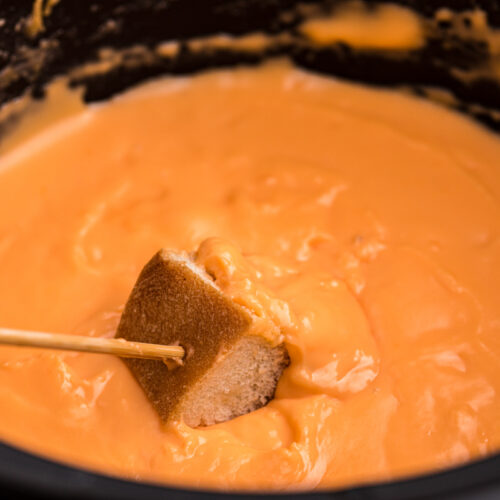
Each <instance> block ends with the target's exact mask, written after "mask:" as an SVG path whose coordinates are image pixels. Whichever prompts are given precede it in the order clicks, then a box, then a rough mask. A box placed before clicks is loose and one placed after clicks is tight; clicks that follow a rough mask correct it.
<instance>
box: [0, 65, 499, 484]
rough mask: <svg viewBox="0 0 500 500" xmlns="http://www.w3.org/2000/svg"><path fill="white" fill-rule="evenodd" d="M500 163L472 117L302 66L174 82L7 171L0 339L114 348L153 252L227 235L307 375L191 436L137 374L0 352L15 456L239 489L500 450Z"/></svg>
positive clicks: (117, 365) (60, 134) (2, 425)
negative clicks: (278, 305) (282, 316)
mask: <svg viewBox="0 0 500 500" xmlns="http://www.w3.org/2000/svg"><path fill="white" fill-rule="evenodd" d="M499 157H500V141H499V140H498V138H497V137H495V136H494V135H493V134H492V133H489V132H488V131H486V130H484V129H482V128H481V127H480V126H478V125H476V124H474V123H472V122H470V121H469V120H468V119H466V118H465V117H462V116H460V115H457V114H455V113H453V112H450V111H447V110H445V109H442V108H440V107H438V106H436V105H433V104H430V103H428V102H425V101H423V100H419V99H417V98H413V97H408V96H404V95H400V94H397V93H392V92H389V91H382V90H374V89H369V88H364V87H362V86H358V85H354V84H348V83H344V82H341V81H336V80H333V79H327V78H323V77H319V76H314V75H311V74H307V73H305V72H302V71H300V70H297V69H293V68H291V67H290V66H288V65H287V64H284V63H274V64H269V65H266V66H263V67H261V68H255V69H237V70H232V71H220V72H211V73H206V74H202V75H199V76H195V77H192V78H182V79H181V78H167V79H163V80H159V81H156V82H152V83H148V84H144V85H142V86H141V87H138V88H137V89H135V90H132V91H129V92H127V93H126V94H124V95H122V96H120V97H117V98H115V99H113V100H112V101H111V102H108V103H106V104H101V105H92V106H89V107H88V108H86V109H83V110H81V111H79V112H76V113H73V115H72V116H71V117H69V118H64V119H63V120H62V121H59V122H58V123H57V124H55V125H53V126H52V127H51V128H48V129H47V130H45V131H42V132H40V133H39V134H38V135H36V136H34V137H32V138H31V139H29V140H26V141H25V142H24V143H22V144H18V145H17V146H16V147H14V148H11V149H10V151H7V152H4V153H2V156H1V158H0V264H1V268H2V271H1V273H0V323H1V324H2V326H7V327H13V328H25V329H33V330H41V331H53V332H68V333H74V334H80V335H91V336H104V337H110V336H112V335H114V331H115V328H116V325H117V322H118V320H119V316H120V311H121V309H122V307H123V304H124V303H125V301H126V299H127V297H128V294H129V292H130V290H131V288H132V286H133V284H134V282H135V280H136V278H137V275H138V273H139V271H140V269H141V268H142V266H143V265H144V263H145V262H146V261H147V260H148V259H149V258H150V257H151V255H153V253H154V252H156V251H157V250H158V249H159V248H161V247H169V248H176V249H179V250H188V251H191V250H193V249H195V248H197V247H198V245H199V244H200V243H201V242H202V241H203V240H205V239H206V238H208V237H213V236H216V237H219V238H224V239H226V240H228V241H230V242H233V243H234V244H235V245H237V246H238V247H239V248H241V250H242V251H243V253H244V255H245V258H246V259H247V261H248V262H249V263H250V265H251V266H252V268H253V269H254V270H255V280H256V281H257V284H258V283H260V284H261V285H262V286H263V287H266V288H267V289H269V290H270V291H271V292H272V293H273V294H274V295H275V296H276V297H279V298H280V299H281V300H283V301H284V303H286V304H288V306H289V308H290V312H291V314H293V318H294V319H293V327H290V328H288V329H287V330H286V339H285V340H286V342H287V345H288V347H289V351H290V355H291V365H290V367H289V368H288V369H287V370H286V371H285V373H284V376H283V378H282V379H281V381H280V383H279V385H278V389H277V395H276V398H275V399H274V400H273V401H272V402H271V403H270V404H269V405H267V406H266V407H264V408H262V409H260V410H258V411H256V412H253V413H251V414H248V415H245V416H242V417H239V418H237V419H235V420H233V421H230V422H226V423H223V424H219V425H215V426H212V427H207V428H198V429H191V428H189V427H188V426H186V425H185V424H183V423H181V422H177V423H173V424H170V425H168V426H166V427H162V425H161V424H160V421H159V419H158V417H157V415H156V414H155V413H154V411H153V409H152V408H151V406H150V405H149V403H148V401H147V400H146V397H145V396H144V394H143V393H142V391H141V389H140V387H139V386H138V384H137V383H136V382H135V380H134V379H133V378H132V375H131V374H130V373H129V372H128V371H127V369H126V367H125V365H124V364H123V363H122V361H121V360H120V359H118V358H114V357H112V356H106V355H92V354H77V353H67V352H66V353H62V352H55V351H43V350H35V349H26V348H13V347H2V348H0V438H1V439H3V440H5V441H7V442H9V443H13V444H15V445H18V446H21V447H23V448H26V449H28V450H31V451H34V452H36V453H41V454H44V455H48V456H50V457H53V458H55V459H58V460H63V461H68V462H70V463H72V464H76V465H79V466H83V467H87V468H91V469H94V470H99V471H103V472H106V473H110V474H117V475H121V476H126V477H130V478H136V479H141V480H154V481H160V482H167V483H170V484H178V485H184V486H186V485H187V486H189V487H213V488H223V489H231V488H237V489H306V488H325V487H333V486H340V485H347V484H353V483H360V482H364V481H369V480H374V479H387V478H394V477H398V476H403V475H409V474H415V473H421V472H424V471H427V470H429V469H437V468H442V467H448V466H452V465H454V464H458V463H462V462H464V461H466V460H469V459H474V458H478V457H482V456H485V455H487V454H489V453H492V452H495V451H497V450H498V449H500V426H499V425H498V417H499V415H500V290H499V287H498V283H500V239H499V233H500V170H499V165H498V158H499ZM217 241H220V240H217ZM213 250H214V249H213V248H212V249H211V251H212V252H213ZM223 251H224V249H222V250H221V252H223Z"/></svg>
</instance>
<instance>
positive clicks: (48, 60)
mask: <svg viewBox="0 0 500 500" xmlns="http://www.w3.org/2000/svg"><path fill="white" fill-rule="evenodd" d="M342 3H343V2H341V1H335V0H331V1H322V2H316V1H308V2H299V1H294V0H274V1H266V0H261V1H259V0H247V1H243V0H238V1H234V2H225V1H223V0H206V1H203V2H198V1H196V0H179V1H169V2H155V1H153V0H144V1H130V2H123V1H118V0H113V1H108V2H82V1H79V0H65V1H62V2H60V3H57V4H55V5H54V7H53V9H52V12H51V13H50V15H48V16H46V17H44V18H43V19H42V22H43V29H40V30H39V31H37V32H34V33H32V34H31V35H29V34H27V31H26V30H27V26H28V27H29V23H30V22H32V19H33V17H32V16H33V3H32V2H31V1H30V0H23V1H19V2H16V3H8V2H3V3H1V4H0V20H2V23H3V24H2V25H1V28H0V29H1V30H2V31H1V33H2V37H1V40H0V105H2V104H5V103H8V102H10V101H12V100H14V99H16V98H18V97H19V96H22V95H25V94H26V93H30V94H32V95H33V96H35V97H36V98H43V95H44V87H45V85H46V84H47V83H48V82H50V81H51V80H52V79H53V78H54V77H55V76H57V75H61V74H69V75H70V84H71V85H74V86H83V87H84V88H85V93H84V97H85V100H86V101H88V102H91V101H98V100H103V99H107V98H109V97H110V96H112V95H113V94H115V93H117V92H120V91H122V90H124V89H126V88H128V87H130V86H132V85H134V84H136V83H138V82H141V81H143V80H145V79H148V78H151V77H153V76H157V75H162V74H190V73H194V72H197V71H201V70H204V69H207V68H212V67H232V66H235V65H240V64H247V65H249V64H259V63H260V62H262V61H264V60H267V59H269V58H273V57H284V56H286V57H289V58H290V59H291V60H293V62H294V63H295V64H296V65H298V66H300V67H304V68H307V69H309V70H312V71H315V72H320V73H323V74H327V75H330V74H331V75H336V76H341V77H345V78H348V79H352V80H356V81H361V82H364V83H369V84H374V85H383V86H391V87H397V88H401V89H404V90H405V91H411V92H414V93H417V94H419V95H427V96H428V97H429V98H431V99H433V98H436V93H435V92H434V89H435V88H440V89H444V90H446V91H447V92H448V93H449V95H450V96H451V97H452V99H449V100H448V101H447V102H448V103H449V104H450V105H451V106H453V107H455V108H456V109H459V110H460V111H463V112H465V113H468V114H470V115H472V116H473V117H474V118H476V119H478V120H480V121H481V122H483V123H484V124H486V125H487V126H489V127H491V128H492V129H494V130H500V85H499V82H498V80H497V79H496V78H495V76H494V71H492V70H491V68H492V67H494V64H495V63H496V60H497V58H498V57H500V55H498V54H495V53H492V51H491V49H490V47H489V45H488V44H487V42H486V40H485V38H484V32H482V31H478V30H476V29H475V28H474V26H473V24H471V21H470V20H468V19H469V14H468V13H469V12H471V11H473V10H474V9H482V10H484V11H485V12H487V13H488V22H489V26H490V27H491V28H494V27H498V26H500V6H499V5H498V4H497V2H495V1H493V0H477V1H474V0H462V1H460V2H457V1H453V0H450V1H435V2H419V1H418V0H406V1H405V0H401V1H398V2H396V3H399V4H401V5H405V6H409V7H411V8H412V9H415V10H416V11H418V12H419V14H420V15H422V16H423V17H424V19H425V23H426V27H427V28H426V43H425V45H424V46H423V47H421V48H419V49H415V50H410V51H400V50H380V49H379V50H368V49H364V50H353V49H352V48H350V47H349V46H347V45H345V44H343V43H339V44H336V45H334V46H328V47H323V48H318V47H317V46H315V45H314V44H313V43H311V41H310V40H308V39H307V37H305V36H304V35H302V34H300V32H299V31H298V30H297V29H296V28H297V26H298V25H299V23H301V22H302V21H303V20H304V19H306V18H307V17H308V16H318V15H321V14H322V13H325V14H326V13H328V12H331V11H332V9H335V8H337V7H338V6H339V5H340V4H342ZM377 3H382V2H374V1H372V2H369V5H370V6H374V5H375V4H377ZM443 8H451V9H453V10H454V11H456V12H458V14H457V15H456V16H455V18H454V21H453V22H443V21H442V20H440V19H439V16H437V15H436V13H437V12H438V11H439V10H440V9H443ZM221 32H222V33H226V34H229V35H232V36H235V37H239V36H243V35H245V34H250V33H254V32H265V33H268V34H269V35H270V36H272V37H274V39H275V42H274V43H272V44H271V45H269V46H267V47H266V48H265V49H263V50H261V51H258V52H251V53H249V52H247V51H243V50H240V49H238V48H231V47H223V48H211V49H210V50H202V51H199V50H197V51H194V50H192V47H191V46H190V45H189V43H188V42H189V41H190V40H193V39H198V38H202V37H206V36H209V35H214V34H218V33H221ZM283 35H286V36H283ZM165 42H176V43H178V44H179V50H178V51H176V52H175V54H173V55H172V54H169V53H166V52H162V51H158V47H159V46H160V45H161V44H164V43H165ZM137 47H140V49H138V48H137ZM104 48H106V49H109V48H112V49H113V50H115V51H118V52H119V53H120V54H122V55H123V57H122V58H121V60H120V63H118V64H116V65H113V66H111V67H110V68H109V70H108V71H106V72H102V73H97V74H96V73H86V72H85V71H79V68H81V67H82V65H84V64H85V63H87V64H88V63H92V62H95V61H100V60H101V61H102V60H103V59H105V58H106V57H107V56H106V54H107V52H106V51H104V52H103V50H102V49H104ZM4 126H5V127H6V128H8V127H9V123H8V122H7V123H5V124H4ZM1 133H2V129H1V128H0V134H1ZM0 140H1V136H0ZM0 457H1V460H2V463H3V464H2V466H0V477H1V478H2V481H3V483H4V484H5V485H6V488H8V489H11V490H12V492H17V491H21V490H25V489H26V488H28V486H29V488H28V489H30V490H31V493H32V494H35V493H37V494H39V493H40V492H41V491H42V492H44V494H46V495H50V496H68V495H70V496H71V497H73V498H79V497H81V498H89V497H90V498H136V497H137V496H138V495H144V496H146V497H147V498H157V497H160V496H164V495H165V494H166V493H169V494H171V495H173V496H174V497H178V498H180V497H181V496H182V497H183V498H187V497H198V496H205V495H204V494H203V493H186V492H179V491H178V490H167V489H165V488H158V487H154V486H141V485H137V484H133V485H132V484H130V483H128V482H125V481H120V480H114V479H109V478H106V477H103V476H98V475H94V474H90V473H86V472H81V471H77V470H75V469H72V468H69V467H65V466H62V465H58V464H54V463H51V462H48V461H46V460H43V459H39V458H36V457H34V456H31V455H27V454H25V453H22V452H19V451H17V450H15V449H12V448H9V447H7V446H2V447H1V448H0ZM499 467H500V457H499V456H496V457H491V458H489V459H487V460H484V461H482V462H478V463H474V464H472V465H466V466H464V467H461V468H457V469H456V470H453V471H447V472H443V473H440V474H434V475H429V476H427V477H424V478H418V479H413V480H410V481H400V482H395V483H393V484H383V485H378V486H368V487H365V488H362V489H352V490H349V491H344V492H339V493H338V494H336V495H338V497H339V498H340V497H341V496H342V497H345V498H382V497H383V498H413V497H415V496H420V497H428V498H431V497H434V498H445V497H446V495H450V497H451V495H453V498H462V497H463V498H467V495H469V494H471V495H474V498H480V496H479V495H480V494H481V492H482V491H483V489H484V492H485V494H486V492H488V491H490V492H491V491H498V480H499V477H498V470H499ZM478 488H479V489H478ZM488 488H494V490H491V489H488ZM472 491H473V493H472ZM69 492H71V493H69ZM493 494H494V493H493ZM323 495H324V496H325V497H326V494H321V493H318V494H315V495H314V496H315V497H316V498H318V497H320V496H323ZM460 495H462V496H460ZM306 496H308V495H306ZM328 497H330V496H329V495H328ZM248 498H250V497H248ZM471 498H472V496H471ZM485 498H486V497H485Z"/></svg>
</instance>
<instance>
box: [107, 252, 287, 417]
mask: <svg viewBox="0 0 500 500" xmlns="http://www.w3.org/2000/svg"><path fill="white" fill-rule="evenodd" d="M252 322H253V318H252V314H251V313H250V312H249V311H247V310H246V309H245V308H244V307H242V306H240V305H238V304H235V303H234V302H233V301H232V300H231V299H230V298H228V297H226V296H225V295H224V294H223V293H222V292H221V291H220V290H219V289H218V288H217V286H215V284H214V283H213V281H212V280H211V278H210V277H209V276H208V275H206V274H204V272H203V270H201V269H200V270H199V272H198V270H197V269H196V267H195V266H194V264H193V263H192V261H190V260H189V259H188V257H187V256H186V257H184V256H179V255H178V254H173V253H172V252H169V251H165V250H162V251H159V252H158V253H157V254H156V255H155V256H154V257H153V258H152V259H151V260H150V261H149V262H148V263H147V264H146V266H145V267H144V269H143V270H142V272H141V274H140V276H139V278H138V280H137V283H136V284H135V286H134V288H133V290H132V293H131V295H130V297H129V299H128V302H127V304H126V306H125V310H124V312H123V315H122V318H121V321H120V324H119V326H118V330H117V333H116V336H117V337H120V338H124V339H127V340H134V341H139V342H152V343H160V344H180V345H182V346H183V347H184V348H185V350H186V353H187V354H186V356H185V359H184V363H183V366H182V367H179V368H177V369H174V370H169V368H168V367H167V366H166V365H165V364H164V363H163V362H162V361H150V360H140V359H127V360H126V361H125V362H126V364H127V365H128V367H129V368H130V370H131V371H132V373H133V375H134V376H135V378H136V379H137V380H138V382H139V384H140V385H141V387H142V388H143V389H144V391H145V393H146V395H147V397H148V398H149V400H150V401H151V403H152V405H153V407H154V408H155V410H156V411H157V412H158V414H159V415H160V417H161V419H162V420H163V421H165V422H166V421H168V420H171V419H174V418H182V412H181V410H180V408H181V403H182V401H183V398H184V397H185V396H186V395H187V394H188V393H189V392H190V390H191V389H193V387H195V385H196V384H197V383H199V382H200V381H201V380H202V377H205V376H206V375H207V374H208V373H210V370H212V369H214V367H215V366H216V365H217V363H218V362H220V361H221V360H222V359H225V358H226V357H227V356H228V355H229V354H230V353H231V350H232V349H233V348H234V346H235V344H236V343H237V342H238V341H239V340H240V339H241V338H242V337H244V336H245V335H248V334H249V332H250V330H251V325H252ZM263 348H266V349H270V350H272V349H273V348H274V349H278V350H279V355H278V356H277V358H276V359H278V362H277V363H276V366H273V367H272V370H273V377H272V379H273V381H274V382H273V386H272V387H270V388H266V394H264V395H263V396H262V398H260V401H261V402H262V401H264V403H262V404H260V406H262V405H263V404H265V402H267V401H268V400H269V399H270V398H271V397H272V395H273V394H274V389H275V386H276V383H277V380H278V379H279V377H280V375H281V372H282V371H283V369H284V367H285V366H286V364H288V356H287V355H286V350H284V347H283V346H279V347H274V346H271V345H270V344H268V345H267V343H263ZM283 350H284V351H283ZM283 352H285V354H283ZM225 376H226V377H230V376H231V374H226V375H225ZM197 387H198V389H199V388H200V384H198V385H197ZM247 406H248V405H247ZM256 407H258V403H256V404H254V405H252V408H251V409H256ZM191 413H192V409H191ZM237 414H241V412H238V411H235V412H232V415H231V417H230V418H232V417H233V416H237ZM216 421H217V419H215V418H214V419H210V418H204V421H203V423H204V424H205V425H207V424H209V423H215V422H216Z"/></svg>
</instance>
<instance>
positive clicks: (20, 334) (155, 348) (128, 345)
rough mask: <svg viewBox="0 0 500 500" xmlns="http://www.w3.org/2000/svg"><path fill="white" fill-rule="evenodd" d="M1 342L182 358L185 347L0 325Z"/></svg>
mask: <svg viewBox="0 0 500 500" xmlns="http://www.w3.org/2000/svg"><path fill="white" fill-rule="evenodd" d="M0 344H4V345H15V346H24V347H43V348H48V349H58V350H59V349H60V350H64V351H81V352H94V353H101V354H115V355H116V356H120V357H122V358H142V359H161V360H165V359H166V358H183V357H184V349H183V348H182V347H181V346H176V345H159V344H146V343H143V342H130V341H128V340H125V339H105V338H100V337H85V336H81V335H65V334H62V333H44V332H29V331H25V330H13V329H10V328H0Z"/></svg>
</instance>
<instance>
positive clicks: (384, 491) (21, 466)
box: [0, 442, 500, 500]
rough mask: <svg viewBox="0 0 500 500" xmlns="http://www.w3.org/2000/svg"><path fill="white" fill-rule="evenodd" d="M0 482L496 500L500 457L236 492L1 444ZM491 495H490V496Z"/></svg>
mask: <svg viewBox="0 0 500 500" xmlns="http://www.w3.org/2000/svg"><path fill="white" fill-rule="evenodd" d="M0 464H1V465H0V484H2V489H4V493H7V494H9V493H10V494H12V495H14V494H15V495H17V494H23V495H25V496H28V498H43V497H46V498H63V497H64V498H72V499H78V498H85V499H92V500H98V499H99V500H100V499H107V500H113V499H124V500H127V499H137V498H143V499H147V500H156V499H160V498H162V499H164V498H172V499H182V500H188V499H193V500H194V499H196V500H199V499H206V498H220V499H225V498H240V499H242V500H243V499H253V498H259V499H262V498H277V497H280V496H283V495H284V494H286V496H287V497H288V496H292V497H297V498H302V499H307V498H311V499H315V500H319V499H323V498H325V499H326V498H343V499H353V500H354V499H382V498H383V499H394V500H396V499H397V500H404V499H417V498H419V499H425V498H428V499H431V498H436V499H437V498H439V499H445V498H459V497H460V498H463V499H466V498H470V499H472V498H474V499H481V498H485V499H486V498H498V497H500V453H497V454H494V455H490V456H489V457H486V458H484V459H481V460H474V461H472V462H467V463H465V464H463V465H461V466H458V467H453V468H449V469H444V470H440V471H434V472H431V473H429V474H421V475H418V476H412V477H407V478H402V479H398V480H396V481H383V482H373V483H368V484H363V485H361V486H355V487H349V488H344V489H336V490H318V491H309V492H290V491H281V492H280V491H277V492H263V493H262V494H257V493H238V492H226V491H215V490H202V489H188V487H186V489H182V488H180V487H170V486H168V485H161V484H155V483H152V482H142V481H140V482H139V481H134V480H127V479H123V478H119V477H113V476H108V475H104V474H101V473H98V472H93V471H90V470H87V469H83V468H77V467H73V466H70V465H66V464H63V463H62V462H57V461H54V460H51V459H48V458H45V457H42V456H40V455H35V454H32V453H29V452H26V451H22V450H21V449H19V448H15V447H13V446H11V445H8V444H6V443H2V442H0ZM492 494H493V495H494V496H491V495H492Z"/></svg>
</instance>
